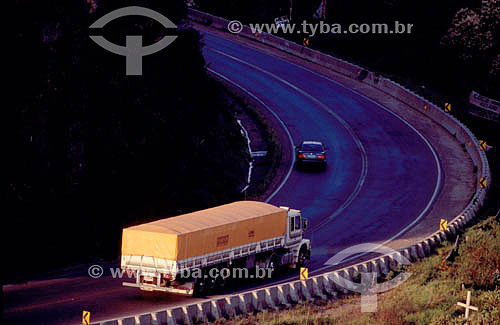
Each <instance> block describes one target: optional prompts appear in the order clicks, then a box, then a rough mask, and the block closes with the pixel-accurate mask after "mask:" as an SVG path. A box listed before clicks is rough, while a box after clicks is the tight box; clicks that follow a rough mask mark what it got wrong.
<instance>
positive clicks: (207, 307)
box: [98, 9, 491, 325]
mask: <svg viewBox="0 0 500 325" xmlns="http://www.w3.org/2000/svg"><path fill="white" fill-rule="evenodd" d="M188 15H189V18H190V19H191V20H193V21H195V22H198V23H201V24H203V25H207V26H211V27H213V28H216V29H220V30H224V31H227V24H228V23H229V21H228V20H226V19H223V18H220V17H216V16H212V15H210V14H206V13H203V12H200V11H196V10H193V9H189V14H188ZM238 35H239V36H240V37H245V38H249V39H252V40H254V41H258V42H262V43H264V44H267V45H270V46H272V47H275V48H277V49H280V50H282V51H285V52H288V53H291V54H293V55H296V56H298V57H301V58H303V59H306V60H309V61H312V62H315V63H317V64H320V65H322V66H324V67H326V68H329V69H332V70H334V71H336V72H338V73H341V74H343V75H346V76H349V77H351V78H353V79H357V77H358V76H359V74H360V73H363V75H365V74H366V77H365V78H364V79H363V81H362V82H363V83H365V84H369V85H370V86H372V87H374V88H377V89H379V90H381V91H383V92H384V93H386V94H388V95H391V96H393V97H395V98H397V99H398V100H399V101H401V102H403V103H405V104H407V105H408V106H410V107H412V108H413V109H415V110H417V111H419V112H421V113H423V114H425V115H426V116H428V117H429V118H431V119H432V120H434V121H435V122H436V123H438V124H439V125H441V126H442V127H443V128H445V129H446V130H447V131H448V132H449V133H450V134H452V135H453V136H454V137H455V138H456V139H457V141H458V142H459V143H460V144H461V145H462V147H463V148H464V150H465V151H466V152H467V153H468V154H469V156H470V157H471V159H472V161H473V163H474V167H475V169H476V168H477V175H476V180H477V182H476V192H475V194H474V196H473V198H472V200H471V201H470V202H469V203H468V205H467V206H466V207H465V209H464V210H463V211H462V212H461V213H460V214H459V215H458V216H456V217H455V218H454V219H453V220H452V221H450V222H449V223H448V227H447V228H446V230H444V231H443V230H440V231H436V232H435V233H433V234H431V235H430V236H428V237H427V238H425V239H424V240H421V241H418V242H417V243H415V244H413V245H411V246H409V247H407V248H404V249H400V250H397V251H395V252H394V253H391V254H387V255H383V256H380V257H376V258H373V259H370V260H368V261H365V262H362V263H358V264H355V265H352V266H349V267H346V268H343V269H340V270H336V271H332V272H326V273H323V274H320V275H317V276H312V277H310V278H309V279H307V280H304V281H301V280H297V281H291V282H287V283H283V284H278V285H271V286H268V287H266V288H261V289H256V290H251V291H247V292H244V293H240V294H235V295H228V296H226V297H223V298H216V299H208V300H205V301H202V302H198V303H193V304H188V305H184V306H179V307H174V308H168V309H166V310H161V311H158V312H153V313H148V314H144V315H137V316H133V317H126V318H120V319H114V320H109V321H104V322H101V323H98V324H106V325H108V324H109V325H111V324H123V325H126V324H141V325H142V324H169V325H170V324H192V323H194V322H196V321H215V320H217V319H219V318H222V317H224V318H228V317H232V316H235V315H237V314H247V313H253V312H255V311H262V310H265V309H272V310H275V309H278V308H281V307H289V306H291V305H293V304H296V303H299V302H301V301H313V300H315V299H318V298H319V299H327V298H328V297H335V296H337V295H338V294H339V293H345V292H346V291H347V290H346V289H345V286H340V285H339V283H342V281H343V279H345V280H348V281H352V280H353V277H354V276H355V275H356V274H358V273H359V272H377V274H379V275H382V274H387V273H388V272H390V270H391V269H393V268H395V267H397V261H401V257H404V258H406V259H408V260H410V261H416V260H418V259H421V258H424V257H426V256H429V255H430V254H431V252H432V250H433V248H434V247H436V246H438V245H440V244H441V242H443V241H445V240H447V239H448V238H453V237H454V236H455V235H456V234H457V232H458V231H459V230H460V229H463V228H464V227H465V226H466V225H467V223H468V222H470V221H471V220H472V219H473V218H475V216H476V213H477V212H478V210H479V209H480V207H481V206H482V205H483V203H484V200H485V199H486V194H487V191H488V189H489V187H490V184H491V173H490V169H489V165H488V160H487V159H486V154H485V152H484V151H482V150H481V149H480V146H479V141H478V140H477V139H476V137H475V136H474V134H472V132H471V131H470V130H469V129H468V128H467V127H466V126H465V125H464V124H463V123H461V122H460V121H459V120H458V119H456V118H455V117H454V116H452V115H450V114H448V113H446V112H444V111H443V110H442V109H441V108H440V107H439V106H437V105H435V104H434V103H432V102H430V101H428V100H427V99H425V98H423V97H421V96H420V95H418V94H416V93H414V92H413V91H411V90H409V89H407V88H405V87H404V86H402V85H400V84H398V83H396V82H394V81H392V80H389V79H386V78H383V77H380V76H378V75H375V74H374V73H372V72H369V71H368V70H366V69H363V68H362V67H359V66H357V65H354V64H351V63H349V62H346V61H344V60H341V59H338V58H335V57H332V56H330V55H327V54H324V53H321V52H319V51H315V50H312V49H310V48H307V47H303V46H301V45H298V44H296V43H293V42H291V41H288V40H285V39H283V38H279V37H276V36H274V35H269V34H265V33H262V34H259V35H254V34H252V33H251V31H250V29H249V28H248V27H247V26H244V28H243V31H242V32H241V33H240V34H238ZM481 178H484V179H486V186H485V187H483V186H481V185H480V179H481Z"/></svg>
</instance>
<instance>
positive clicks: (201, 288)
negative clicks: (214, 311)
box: [193, 278, 208, 297]
mask: <svg viewBox="0 0 500 325" xmlns="http://www.w3.org/2000/svg"><path fill="white" fill-rule="evenodd" d="M207 292H208V290H207V281H205V279H203V278H198V279H196V281H195V282H194V288H193V297H204V296H206V295H207Z"/></svg>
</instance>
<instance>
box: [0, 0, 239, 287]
mask: <svg viewBox="0 0 500 325" xmlns="http://www.w3.org/2000/svg"><path fill="white" fill-rule="evenodd" d="M92 4H96V5H97V7H95V8H94V7H92ZM127 5H141V6H144V7H147V8H151V9H153V10H157V11H159V12H161V13H164V14H165V15H166V16H167V17H168V18H169V19H170V20H171V21H173V22H174V23H175V24H176V25H177V26H179V37H178V38H177V39H176V40H175V41H174V42H173V43H172V44H171V45H170V46H168V47H167V48H166V49H164V50H162V51H160V52H157V53H155V54H154V55H150V56H147V57H145V58H144V59H143V74H142V76H126V75H125V58H124V57H123V56H118V55H115V54H112V53H110V52H108V51H106V50H105V49H103V48H101V47H100V46H98V45H97V44H95V43H94V42H93V41H92V40H91V39H90V38H89V30H88V26H90V25H91V24H92V23H94V22H95V21H96V20H97V19H98V18H99V17H101V16H103V15H104V14H107V13H109V12H111V11H113V10H115V9H118V8H121V7H124V6H127ZM14 11H15V13H14V15H15V17H16V19H15V20H14V26H13V29H14V30H15V45H14V51H15V53H14V55H13V60H14V61H13V65H14V67H15V70H14V72H15V73H14V75H13V78H12V81H13V87H12V89H13V94H12V97H13V99H14V101H13V102H12V103H10V104H8V105H7V106H6V107H5V109H4V110H5V113H6V114H5V113H4V114H5V115H6V117H5V120H4V122H5V123H6V124H7V132H6V134H8V138H7V139H6V140H7V141H6V146H7V148H6V149H7V154H6V155H5V157H7V159H6V162H7V166H6V174H7V175H6V187H5V189H4V198H5V200H6V202H7V205H8V209H7V211H9V212H8V213H6V214H5V216H4V219H3V222H4V224H3V225H2V229H3V231H4V232H8V233H9V238H11V239H12V240H13V242H12V245H10V246H9V247H8V249H6V251H5V252H4V254H7V255H6V256H4V258H5V260H8V261H9V265H10V266H11V267H10V268H8V269H7V270H6V275H5V276H4V278H3V282H4V283H5V282H6V281H15V280H17V279H20V280H21V279H25V278H26V277H33V276H36V275H39V274H41V272H43V271H45V270H49V269H50V270H52V269H55V268H59V267H63V266H64V267H65V266H70V265H74V264H78V263H86V262H90V261H95V260H96V259H105V260H109V259H115V258H117V257H118V255H119V252H120V243H121V229H122V228H123V227H125V226H130V225H134V224H139V223H143V222H146V221H150V220H154V219H158V218H161V217H167V216H171V215H177V214H181V213H187V212H191V211H193V210H199V209H202V208H207V207H210V206H215V205H219V204H223V203H227V202H231V201H235V200H238V199H241V198H242V196H241V194H240V191H241V189H242V188H243V186H245V184H246V175H247V172H248V157H247V152H246V144H245V141H244V139H243V137H242V136H241V133H240V127H239V125H238V124H237V123H236V120H235V117H234V113H233V112H232V110H231V107H230V105H229V104H228V100H227V97H226V96H227V93H224V92H222V91H221V86H220V85H219V84H218V83H217V82H216V81H214V80H213V79H212V78H211V77H210V76H208V75H207V73H206V71H205V61H204V58H203V56H202V52H201V47H202V42H201V39H200V35H199V33H198V32H196V31H194V30H192V29H189V28H187V27H185V26H184V25H183V18H184V17H185V14H186V8H185V3H184V1H183V0H175V1H146V0H145V1H120V2H118V3H116V2H113V1H107V0H106V1H105V0H102V1H89V2H87V1H83V0H82V1H50V2H40V1H29V0H22V1H16V4H15V6H14ZM145 30H146V31H147V32H144V31H145ZM164 33H165V30H164V28H163V27H162V26H161V25H160V24H159V23H157V22H154V21H153V20H149V19H147V18H144V17H132V18H130V17H123V18H120V19H117V20H116V21H113V22H112V23H110V24H108V25H107V26H106V27H105V28H104V29H102V35H103V36H105V37H106V38H107V39H108V40H109V41H111V42H113V43H116V44H120V45H124V44H125V43H124V42H125V35H144V36H143V38H144V39H143V44H145V45H149V44H152V43H155V42H156V41H157V39H158V38H160V37H162V36H163V34H164ZM146 35H150V37H147V36H146ZM10 80H11V79H9V81H10ZM9 240H10V239H9Z"/></svg>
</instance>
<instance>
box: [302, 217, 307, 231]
mask: <svg viewBox="0 0 500 325" xmlns="http://www.w3.org/2000/svg"><path fill="white" fill-rule="evenodd" d="M302 229H303V230H306V229H307V219H303V220H302Z"/></svg>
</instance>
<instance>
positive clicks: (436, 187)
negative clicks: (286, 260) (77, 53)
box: [208, 44, 442, 282]
mask: <svg viewBox="0 0 500 325" xmlns="http://www.w3.org/2000/svg"><path fill="white" fill-rule="evenodd" d="M241 45H242V46H243V47H246V48H249V49H252V50H254V51H257V52H259V51H258V50H257V49H255V48H251V47H249V46H246V45H244V44H241ZM208 49H209V50H212V51H216V52H218V53H220V54H222V55H225V56H228V57H230V58H234V59H236V61H239V62H241V63H243V64H246V65H249V66H252V67H254V68H257V69H258V70H259V71H262V72H264V73H266V72H267V74H269V75H271V76H274V75H273V74H272V73H271V72H268V71H265V70H263V69H261V68H259V67H256V66H255V65H253V64H251V63H248V62H245V61H243V60H240V59H238V58H235V57H232V56H230V55H229V54H226V53H224V52H221V51H218V50H215V49H211V48H208ZM274 58H275V59H277V60H280V61H283V62H286V63H288V64H291V65H293V66H295V67H297V68H299V69H302V70H304V71H308V72H310V73H312V74H314V75H316V76H318V77H320V78H323V79H325V80H328V81H330V82H332V83H334V84H336V85H338V86H340V87H342V88H344V89H346V90H348V91H350V92H352V93H353V94H355V95H357V96H359V97H362V98H364V99H366V100H368V101H369V102H371V103H372V104H374V105H376V106H377V107H379V108H381V109H383V110H384V111H386V112H388V113H390V114H392V115H393V116H395V117H397V118H398V119H399V120H401V121H402V122H403V123H404V124H406V125H407V126H408V127H409V128H410V129H412V130H413V131H414V132H415V133H416V134H417V135H418V136H419V137H420V138H421V139H422V140H423V141H424V142H425V144H426V145H427V146H428V147H429V149H430V150H431V152H432V155H433V156H434V160H435V162H436V169H437V178H436V186H435V188H434V192H433V194H432V197H431V199H430V200H429V202H428V203H427V205H426V206H425V208H424V209H423V210H422V212H421V213H420V214H419V215H418V216H417V217H416V218H415V219H414V220H413V221H412V222H410V223H409V224H408V225H407V226H406V227H404V228H403V229H402V230H400V231H399V232H398V233H397V234H395V235H394V236H392V237H391V238H389V239H387V240H386V241H384V242H382V243H381V244H380V246H383V245H385V244H387V243H389V242H391V241H393V240H394V239H396V238H398V237H399V236H401V235H402V234H403V233H405V232H406V231H408V230H409V229H410V228H411V227H413V226H414V225H415V224H416V223H417V222H419V221H420V220H421V219H422V218H423V217H424V215H425V214H426V213H427V212H428V210H429V209H430V207H431V205H432V203H434V201H435V200H436V197H437V195H438V193H439V189H440V187H441V179H442V171H441V165H440V163H439V158H438V156H437V154H436V151H435V149H434V147H433V146H432V145H431V144H430V142H429V141H428V140H427V138H426V137H425V136H424V135H423V134H422V133H420V132H419V131H418V130H417V129H415V127H413V126H412V125H411V124H410V123H408V122H407V121H406V120H405V119H403V118H402V117H401V116H399V115H398V114H396V113H394V112H393V111H391V110H390V109H388V108H386V107H385V106H383V105H381V104H380V103H378V102H376V101H375V100H373V99H371V98H369V97H368V96H366V95H364V94H362V93H360V92H358V91H356V90H354V89H352V88H349V87H347V86H345V85H343V84H342V83H340V82H338V81H336V80H333V79H331V78H329V77H327V76H324V75H322V74H320V73H317V72H315V71H313V70H310V69H308V68H306V67H303V66H300V65H298V64H296V63H294V62H290V61H287V60H284V59H282V58H279V57H276V56H274ZM275 77H276V78H277V79H278V80H280V79H281V78H280V77H278V76H275ZM281 80H282V79H281ZM283 82H285V83H286V84H289V83H287V82H286V81H284V80H283ZM289 85H290V86H291V87H292V88H294V89H297V90H298V88H297V87H295V86H293V85H291V84H289ZM344 209H345V208H344ZM334 215H336V214H335V213H334ZM331 217H332V216H331ZM369 253H371V252H366V253H363V254H358V255H354V256H352V257H350V258H347V259H345V260H344V262H348V261H350V260H353V259H356V258H359V257H361V256H364V255H367V254H369ZM331 267H332V266H330V265H327V266H323V267H321V268H319V269H316V270H314V271H313V272H314V273H317V272H319V271H322V270H324V269H327V268H331ZM280 282H281V281H280Z"/></svg>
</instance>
